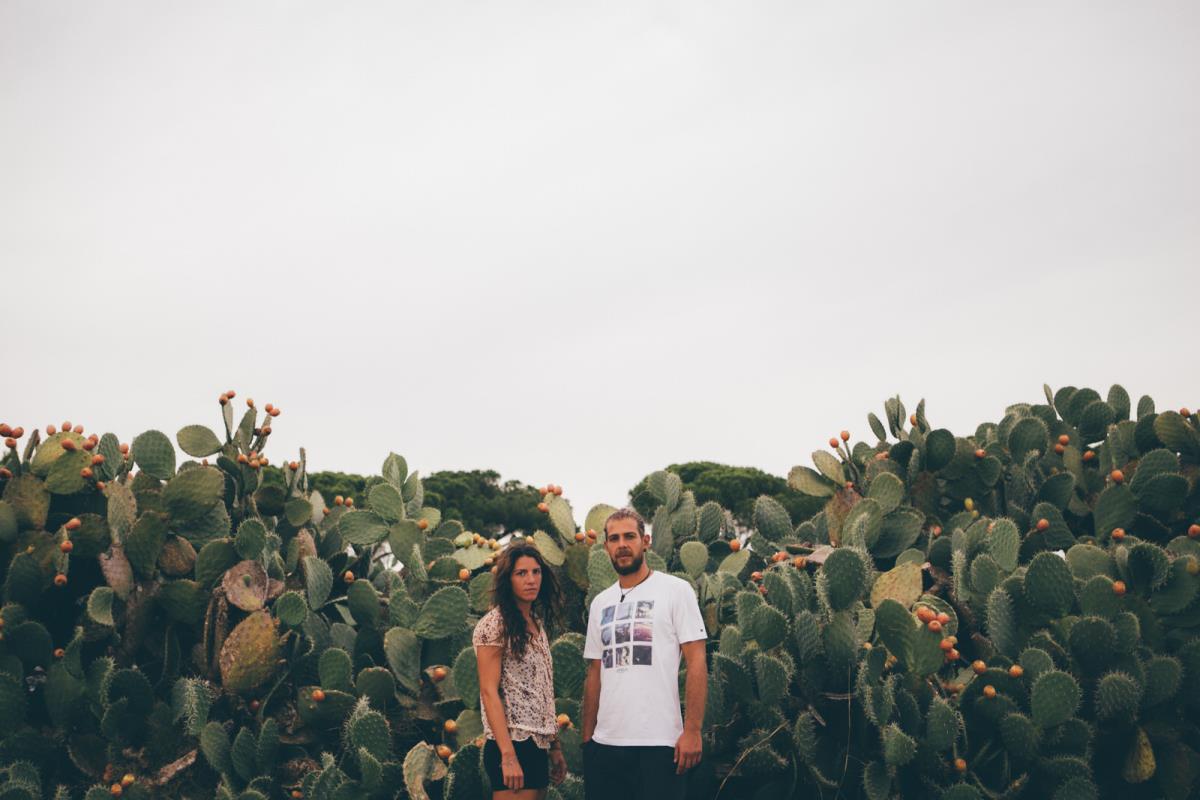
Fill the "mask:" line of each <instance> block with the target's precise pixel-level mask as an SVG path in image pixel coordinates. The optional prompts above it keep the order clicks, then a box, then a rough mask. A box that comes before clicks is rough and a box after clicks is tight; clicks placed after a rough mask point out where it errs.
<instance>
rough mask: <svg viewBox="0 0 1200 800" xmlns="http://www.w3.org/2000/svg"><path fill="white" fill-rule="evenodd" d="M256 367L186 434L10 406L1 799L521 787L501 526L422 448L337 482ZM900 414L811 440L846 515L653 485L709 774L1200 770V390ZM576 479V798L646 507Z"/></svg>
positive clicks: (774, 792) (559, 659) (565, 555)
mask: <svg viewBox="0 0 1200 800" xmlns="http://www.w3.org/2000/svg"><path fill="white" fill-rule="evenodd" d="M235 398H236V395H235V394H234V393H232V392H226V393H224V394H222V395H221V396H220V398H219V403H220V405H219V409H220V425H219V427H218V428H217V429H216V430H213V429H211V428H209V427H207V426H204V425H188V426H186V427H184V428H182V429H180V430H179V431H178V432H177V433H176V435H175V437H174V439H172V438H171V437H169V436H167V435H165V434H163V433H161V432H158V431H147V432H145V433H142V434H140V435H138V436H136V437H134V438H133V439H132V441H131V442H130V443H129V444H122V442H121V440H120V439H119V438H118V437H117V436H115V435H113V434H104V435H102V436H100V435H94V434H88V433H87V432H86V431H85V430H84V429H83V428H82V427H81V426H74V425H71V424H70V423H64V424H63V425H53V426H48V427H47V428H45V429H42V430H31V431H30V432H29V433H28V434H26V433H25V431H23V430H20V429H13V428H11V427H9V426H7V425H3V426H0V435H3V436H4V437H5V438H6V439H9V440H11V443H9V442H6V444H7V445H8V447H7V449H6V450H5V451H4V454H3V456H2V457H0V568H2V570H3V572H2V574H0V578H2V588H3V598H2V601H3V606H2V607H0V719H4V720H5V723H6V724H5V726H4V730H3V731H0V796H3V797H13V798H26V797H28V798H40V797H54V798H62V799H63V800H65V799H66V798H80V797H83V798H87V800H97V798H100V797H112V796H122V797H132V798H143V797H145V798H149V797H217V798H229V799H230V800H232V799H233V798H251V799H252V798H283V797H304V798H320V799H322V800H326V799H328V800H341V798H390V797H396V796H405V797H410V798H417V799H419V798H428V797H439V796H440V797H444V798H455V799H457V798H477V797H482V796H488V794H489V792H490V789H491V787H490V786H489V785H488V780H487V778H486V776H485V774H484V771H483V769H482V763H481V757H482V756H481V748H482V746H483V740H482V731H483V722H482V717H481V709H480V704H479V684H478V676H477V674H476V663H475V654H474V650H473V648H472V647H471V642H470V636H471V630H472V628H473V626H474V624H475V622H476V621H477V620H478V618H479V617H480V615H482V614H483V613H485V612H486V611H487V610H488V608H489V606H490V602H491V589H492V574H491V567H492V566H493V559H494V557H495V555H496V553H497V551H498V550H499V549H500V548H501V546H502V544H501V542H498V541H496V540H495V539H489V538H486V537H483V536H480V535H478V534H476V533H473V532H471V531H468V530H466V529H465V528H464V527H463V525H462V523H461V522H459V521H457V520H454V519H444V518H443V515H442V513H441V512H440V511H439V510H438V509H436V508H432V507H429V506H427V505H426V502H425V492H424V487H423V485H422V482H421V478H420V476H419V475H418V474H417V473H416V472H415V471H410V470H409V466H408V463H407V462H406V461H405V459H404V458H403V457H401V456H399V455H396V454H390V455H388V456H387V458H386V459H385V460H384V462H383V464H382V467H381V469H380V474H379V475H377V476H371V477H367V478H365V479H355V480H354V481H353V482H352V483H353V485H354V487H355V490H354V491H355V493H354V496H353V497H351V496H349V495H347V496H338V495H335V496H332V497H322V496H321V495H320V493H318V492H316V491H314V490H313V489H312V483H311V480H310V477H309V474H308V467H307V462H306V458H305V454H304V452H303V451H301V452H300V453H299V457H298V459H297V460H295V461H287V462H281V463H278V464H275V463H272V461H271V460H270V457H269V456H268V455H267V454H266V452H267V450H268V445H269V439H270V436H271V429H272V425H273V423H274V421H275V420H276V419H277V417H278V416H279V415H280V411H279V409H277V408H274V407H273V406H265V407H263V408H262V409H260V408H259V407H258V406H257V405H256V404H254V402H253V401H251V400H245V401H239V402H235ZM241 402H244V403H245V405H244V406H243V408H244V410H242V411H241V412H240V414H239V413H235V407H237V406H239V405H241ZM867 423H868V425H869V428H870V431H871V434H870V436H868V437H867V439H866V440H863V441H855V440H854V437H852V436H851V435H850V433H849V432H842V433H841V435H839V436H834V437H833V438H832V439H831V440H830V446H829V448H822V449H820V450H817V451H816V452H814V453H813V454H812V458H811V466H807V465H806V466H798V467H796V468H795V469H793V470H792V472H791V474H790V476H789V482H790V484H791V486H792V487H793V488H794V489H796V490H798V491H800V492H803V493H805V494H808V495H810V496H812V497H814V498H819V499H820V501H821V502H823V503H824V507H823V508H822V510H821V511H820V512H819V513H817V514H816V515H814V516H813V517H812V518H810V519H791V518H790V517H789V515H788V511H787V510H786V509H785V508H783V507H782V506H781V505H780V504H779V503H778V502H776V501H775V500H773V499H771V498H769V497H763V498H760V499H759V500H758V501H757V502H756V503H755V505H754V508H753V513H752V515H751V516H750V520H751V522H752V525H751V526H750V527H749V528H743V527H741V526H740V525H739V523H738V522H737V521H736V520H735V518H734V517H733V516H732V515H731V514H730V513H729V512H728V511H727V510H726V509H723V508H721V507H720V506H719V505H718V504H716V503H712V502H709V503H698V502H697V500H696V498H695V496H694V495H693V494H692V492H690V491H688V490H687V489H686V488H685V486H684V484H683V482H682V480H681V479H680V478H679V476H677V475H675V474H673V473H671V472H667V471H660V472H656V473H653V474H651V475H650V476H647V478H646V479H645V481H644V486H645V487H646V491H647V492H648V495H649V497H651V498H652V500H653V502H652V503H651V505H652V506H653V511H652V513H651V515H650V524H649V530H650V532H651V534H652V537H653V538H652V541H653V545H652V548H651V550H650V551H649V552H648V553H647V561H648V563H649V564H650V566H651V567H652V568H654V569H657V570H663V571H666V572H670V573H672V574H675V575H677V576H679V577H680V578H682V579H683V580H685V581H687V582H689V583H690V584H691V585H692V586H693V587H694V589H695V592H696V597H697V600H698V602H699V604H700V608H701V611H702V613H703V616H704V620H705V623H706V626H707V628H708V632H709V636H710V639H709V643H708V658H707V672H708V674H707V681H708V697H707V703H706V708H705V725H704V738H705V758H704V760H703V761H702V762H701V766H700V767H699V768H697V769H696V770H695V771H694V772H693V774H692V775H691V776H690V777H689V796H690V797H705V798H708V797H772V798H775V797H783V798H787V797H792V798H800V797H812V796H819V797H829V798H833V797H839V796H841V797H862V798H870V799H871V800H875V798H890V797H943V798H959V799H961V800H968V799H969V798H984V797H988V798H1017V797H1029V798H1038V797H1052V798H1076V797H1079V798H1087V797H1106V798H1107V797H1113V798H1116V797H1120V798H1122V800H1126V798H1129V799H1130V800H1139V799H1140V798H1160V797H1166V798H1171V799H1172V800H1175V799H1176V798H1178V799H1179V800H1183V798H1188V797H1192V796H1195V794H1196V792H1197V791H1200V729H1198V728H1197V719H1200V699H1198V698H1200V635H1198V634H1200V488H1198V486H1197V484H1198V482H1200V420H1198V419H1197V416H1196V415H1193V414H1192V413H1191V412H1189V411H1187V410H1186V409H1182V410H1180V411H1178V412H1176V411H1162V412H1159V411H1157V410H1156V407H1155V404H1154V402H1153V401H1152V400H1150V399H1149V398H1147V397H1143V398H1141V400H1140V401H1139V402H1137V403H1136V405H1135V404H1134V403H1133V402H1132V401H1131V399H1130V397H1129V395H1128V393H1127V392H1126V391H1125V390H1124V389H1122V388H1121V387H1119V386H1114V387H1112V388H1111V389H1110V390H1109V391H1108V392H1107V393H1106V394H1105V395H1104V396H1101V395H1100V393H1099V392H1096V391H1093V390H1091V389H1087V388H1083V389H1076V388H1074V387H1066V388H1063V389H1059V390H1058V391H1056V392H1052V391H1050V389H1049V388H1047V389H1046V392H1045V398H1044V402H1040V401H1039V402H1036V403H1018V404H1014V405H1010V406H1008V407H1007V409H1006V411H1005V415H1004V416H1003V418H1002V419H1000V420H999V421H997V422H985V423H983V424H981V425H979V426H978V427H977V428H976V429H975V430H974V431H972V432H970V433H969V434H968V435H961V434H959V435H956V434H954V433H952V432H950V431H949V430H946V429H944V428H937V427H934V426H933V425H932V424H931V423H930V420H929V417H928V416H927V414H926V410H925V404H924V402H923V401H922V402H921V403H920V404H918V406H917V408H916V409H915V411H914V412H913V413H911V414H909V413H908V411H907V410H906V409H905V406H904V404H903V403H902V402H901V401H900V399H899V398H891V399H889V400H887V401H886V402H885V403H884V407H883V414H882V416H877V415H875V414H870V415H868V418H867ZM347 485H349V484H347ZM541 495H542V496H541V499H540V503H539V505H538V508H539V509H540V510H541V511H542V512H543V514H544V518H545V524H544V525H543V526H541V529H540V530H534V531H523V532H517V533H516V534H515V535H518V536H521V535H524V536H528V537H529V538H530V539H531V540H532V541H533V543H534V544H535V545H536V546H537V547H538V548H539V549H540V550H541V552H542V554H543V556H544V557H545V559H546V561H547V563H548V564H550V565H551V568H552V569H553V570H555V571H556V572H557V573H558V576H559V580H560V584H561V585H562V586H563V587H564V591H565V595H566V599H567V607H566V608H565V609H564V618H565V622H566V628H565V629H564V630H561V631H556V634H555V636H554V638H553V640H552V644H551V654H552V657H553V662H554V678H555V680H554V690H555V704H556V710H557V712H558V714H559V722H560V731H559V739H560V741H561V742H562V745H563V753H564V757H565V758H566V761H567V764H568V767H569V769H570V770H571V771H572V773H573V775H572V776H571V777H569V778H568V779H567V781H566V782H564V783H563V784H562V785H560V786H558V787H552V788H551V789H550V791H549V797H551V798H553V800H558V799H559V798H574V797H581V796H582V784H581V782H580V780H579V777H578V776H579V774H580V773H581V771H582V755H581V750H580V736H579V726H580V723H581V717H580V708H581V705H582V699H583V698H582V695H583V685H584V675H585V672H586V663H585V661H584V659H583V631H584V630H585V624H586V608H587V605H586V604H587V603H588V601H589V600H590V599H591V598H592V597H594V596H595V595H596V593H597V592H599V591H601V590H602V589H604V588H605V587H607V586H608V585H610V584H611V583H612V582H613V581H615V580H616V573H615V572H614V571H613V569H612V566H611V563H610V561H609V559H608V557H607V554H606V553H605V552H604V550H603V546H602V544H601V543H600V542H599V539H600V538H602V537H599V536H598V535H597V533H598V532H599V531H602V530H603V526H604V520H605V519H606V517H607V516H608V514H609V513H611V512H612V511H613V510H614V508H613V507H612V506H607V505H599V506H596V507H594V508H592V509H591V510H590V511H589V512H588V513H587V515H586V516H585V517H584V518H583V521H582V525H579V524H577V522H576V517H575V511H574V509H573V508H572V506H571V503H570V501H569V500H568V499H567V498H566V497H565V496H564V495H563V492H562V489H561V488H560V487H557V486H553V485H550V486H547V487H545V488H544V489H543V491H542V493H541Z"/></svg>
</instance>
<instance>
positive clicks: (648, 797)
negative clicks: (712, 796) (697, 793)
mask: <svg viewBox="0 0 1200 800" xmlns="http://www.w3.org/2000/svg"><path fill="white" fill-rule="evenodd" d="M583 787H584V792H585V795H586V797H587V800H613V798H618V799H619V800H682V798H683V796H684V794H685V792H686V791H687V776H686V775H676V774H675V748H674V747H614V746H613V745H607V744H600V743H599V742H597V741H596V740H594V739H593V740H592V741H589V742H586V743H585V744H584V745H583Z"/></svg>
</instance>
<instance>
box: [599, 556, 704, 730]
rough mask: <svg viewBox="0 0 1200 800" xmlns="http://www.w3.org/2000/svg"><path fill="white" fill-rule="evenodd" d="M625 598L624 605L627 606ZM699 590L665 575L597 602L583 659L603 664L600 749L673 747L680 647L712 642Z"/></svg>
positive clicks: (615, 588) (678, 724) (612, 590)
mask: <svg viewBox="0 0 1200 800" xmlns="http://www.w3.org/2000/svg"><path fill="white" fill-rule="evenodd" d="M622 593H624V595H625V600H624V602H621V595H622ZM707 638H708V633H707V631H705V629H704V619H703V617H701V616H700V606H699V604H697V602H696V593H695V592H694V591H693V590H692V587H691V586H690V585H689V584H688V582H687V581H685V580H682V579H680V578H676V577H675V576H674V575H668V574H666V573H662V572H653V573H651V574H650V577H648V578H646V580H644V581H642V582H641V583H640V584H638V585H637V586H635V587H633V588H632V589H626V590H624V592H622V589H621V584H620V583H614V584H613V585H612V586H610V587H608V588H607V589H605V590H604V591H602V592H601V593H600V594H598V595H596V599H595V600H593V601H592V606H591V610H590V611H589V613H588V632H587V644H586V645H585V646H584V648H583V657H584V658H587V659H595V660H598V661H600V713H599V716H598V717H597V719H596V730H595V731H594V732H593V734H592V737H593V738H594V739H595V740H596V741H597V742H599V743H600V744H608V745H621V746H626V747H674V746H675V742H676V741H678V739H679V737H680V735H682V734H683V717H682V715H681V714H680V712H679V658H680V650H679V648H680V645H681V644H684V643H686V642H694V641H697V640H700V639H707Z"/></svg>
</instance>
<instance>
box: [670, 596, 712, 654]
mask: <svg viewBox="0 0 1200 800" xmlns="http://www.w3.org/2000/svg"><path fill="white" fill-rule="evenodd" d="M680 584H681V585H680V586H679V588H678V589H677V590H676V598H675V602H674V603H672V604H671V616H672V620H671V622H672V623H673V624H674V625H675V630H676V632H677V633H678V635H679V643H680V644H684V643H686V642H695V641H697V640H700V639H707V638H708V631H707V630H706V629H705V627H704V617H703V616H702V615H701V614H700V604H699V603H698V602H696V593H695V592H694V591H692V587H691V586H689V585H688V584H687V583H686V582H684V581H680Z"/></svg>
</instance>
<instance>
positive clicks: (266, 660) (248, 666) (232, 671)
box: [218, 611, 280, 694]
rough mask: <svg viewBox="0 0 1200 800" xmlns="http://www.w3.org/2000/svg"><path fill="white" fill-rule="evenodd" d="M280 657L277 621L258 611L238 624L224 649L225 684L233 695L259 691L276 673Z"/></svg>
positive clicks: (223, 680) (222, 668)
mask: <svg viewBox="0 0 1200 800" xmlns="http://www.w3.org/2000/svg"><path fill="white" fill-rule="evenodd" d="M279 657H280V650H279V636H278V634H277V632H276V630H275V620H274V619H273V618H272V617H271V615H270V614H269V613H267V612H266V611H256V612H254V613H253V614H251V615H250V616H248V617H246V619H244V620H242V621H241V622H240V623H238V625H237V627H235V628H234V629H233V631H232V632H231V633H230V634H229V638H227V639H226V640H225V643H224V644H223V645H222V646H221V652H220V656H219V658H218V663H219V666H220V670H221V683H222V684H223V685H224V687H225V688H226V689H227V690H228V691H231V692H235V693H239V694H240V693H242V692H248V691H251V690H253V689H256V688H258V687H259V686H261V685H262V684H263V683H265V682H266V681H267V680H268V679H269V678H270V677H271V676H272V675H273V674H274V673H275V669H276V667H277V665H278V661H279Z"/></svg>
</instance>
